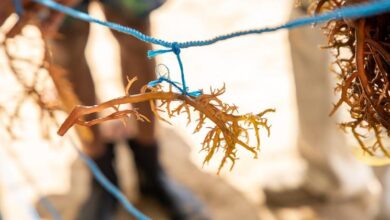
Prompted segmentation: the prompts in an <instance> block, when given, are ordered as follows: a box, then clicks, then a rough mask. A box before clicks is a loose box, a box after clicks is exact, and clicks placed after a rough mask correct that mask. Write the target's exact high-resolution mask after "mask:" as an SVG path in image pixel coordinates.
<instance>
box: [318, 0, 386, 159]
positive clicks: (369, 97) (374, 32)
mask: <svg viewBox="0 0 390 220" xmlns="http://www.w3.org/2000/svg"><path fill="white" fill-rule="evenodd" d="M364 2H368V1H366V0H321V1H318V2H317V3H315V4H316V5H315V9H314V10H315V13H321V12H325V11H329V10H336V9H338V8H341V7H344V6H348V5H353V4H357V3H364ZM323 29H324V30H325V34H326V35H327V37H328V42H327V46H326V48H330V49H332V50H333V51H334V56H335V65H336V68H335V71H334V72H336V74H337V76H338V79H339V83H338V84H337V87H336V91H338V92H339V93H340V99H339V101H338V102H337V103H336V105H335V107H334V109H333V111H332V112H331V114H333V113H334V112H335V111H336V110H337V109H338V108H339V107H340V106H341V105H342V104H346V105H347V106H348V110H349V113H350V117H351V120H350V121H347V122H343V123H341V127H342V128H343V129H347V130H350V131H351V132H352V134H353V136H354V137H355V139H356V140H357V142H358V143H359V145H360V147H361V148H362V149H363V150H364V151H365V152H366V153H368V154H369V155H374V154H375V153H376V152H377V150H378V149H379V151H380V152H382V154H383V155H385V156H387V157H390V154H389V152H388V148H386V147H385V146H384V143H383V140H382V139H383V137H388V136H389V135H390V131H389V129H390V85H389V80H390V13H385V14H380V15H377V16H373V17H368V18H359V19H353V20H350V19H343V20H333V21H330V22H328V23H327V24H326V25H325V26H324V27H323ZM372 137H373V138H374V139H375V141H374V143H373V144H371V143H369V141H368V139H370V138H372Z"/></svg>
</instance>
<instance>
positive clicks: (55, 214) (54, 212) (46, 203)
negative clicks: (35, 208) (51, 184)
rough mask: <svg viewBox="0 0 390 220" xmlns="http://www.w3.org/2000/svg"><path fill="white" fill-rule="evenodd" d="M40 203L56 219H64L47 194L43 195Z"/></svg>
mask: <svg viewBox="0 0 390 220" xmlns="http://www.w3.org/2000/svg"><path fill="white" fill-rule="evenodd" d="M39 203H40V204H41V205H42V206H43V207H44V208H45V209H46V210H47V211H48V212H49V213H50V215H51V217H53V219H54V220H62V218H61V215H60V213H58V211H57V209H56V208H55V207H54V205H53V204H52V203H51V202H50V200H49V199H47V197H46V196H41V198H40V199H39Z"/></svg>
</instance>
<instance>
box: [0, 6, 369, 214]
mask: <svg viewBox="0 0 390 220" xmlns="http://www.w3.org/2000/svg"><path fill="white" fill-rule="evenodd" d="M291 5H292V2H290V1H288V0H279V1H277V2H275V1H267V0H245V1H240V2H237V1H235V0H213V1H210V0H196V1H194V0H185V1H183V0H182V1H179V0H171V1H169V2H168V3H167V4H166V5H164V6H163V7H162V8H161V9H160V10H158V11H156V12H155V13H154V14H153V15H152V22H153V25H154V29H153V35H154V36H159V37H160V38H164V39H168V40H177V41H182V40H190V39H203V38H209V37H212V36H214V35H218V34H221V33H226V32H230V31H233V30H237V29H246V28H251V27H263V26H271V25H276V24H280V23H282V22H284V21H286V19H287V18H288V15H289V10H290V8H291ZM96 15H98V14H96ZM92 31H93V32H96V33H100V34H96V35H93V36H92V37H91V41H90V42H91V43H90V46H89V48H88V49H87V53H88V54H90V61H91V63H94V65H93V66H92V69H93V70H94V74H95V78H94V80H95V81H96V83H97V84H98V85H101V86H99V87H98V89H99V90H100V92H98V93H99V98H100V100H102V101H103V100H107V99H109V98H112V97H115V96H119V95H122V94H123V93H122V91H123V88H121V87H120V86H119V74H118V68H117V66H116V64H117V63H116V62H117V61H116V60H117V59H116V58H117V56H118V54H116V52H115V47H114V49H113V48H112V43H111V42H110V41H109V40H107V38H105V39H103V40H102V37H103V36H106V35H104V33H105V32H106V31H105V30H102V29H101V28H97V27H95V26H93V27H92ZM102 33H103V35H102ZM106 37H107V36H106ZM114 46H116V47H117V46H118V45H115V44H114ZM91 54H92V55H91ZM96 54H104V56H99V55H96ZM107 57H112V58H113V59H112V60H113V62H112V63H110V62H108V61H107ZM182 59H183V62H184V65H185V71H186V74H187V81H188V82H189V86H190V87H191V88H193V89H198V88H204V89H207V88H209V87H210V86H213V87H220V86H222V84H223V83H225V84H226V88H227V92H226V94H225V95H224V96H223V98H224V100H226V102H228V103H234V104H236V105H237V106H239V108H240V111H241V112H250V111H254V112H256V111H259V110H262V109H264V108H268V107H273V108H276V109H277V112H276V113H275V114H273V115H272V116H270V121H271V123H272V135H271V137H270V138H266V137H263V147H262V151H261V156H260V158H259V159H257V160H255V159H253V158H252V156H251V155H249V154H245V153H242V154H240V160H239V161H238V162H237V164H236V167H235V168H234V170H233V171H231V172H228V171H224V172H222V174H221V175H220V176H218V175H216V174H215V173H216V169H217V166H218V160H216V161H215V162H212V163H211V164H209V165H206V166H205V167H202V160H203V157H204V154H202V153H199V145H200V143H201V142H202V137H203V134H202V133H200V134H196V135H192V129H193V128H191V127H189V128H188V127H186V120H185V118H180V119H175V120H173V124H174V126H167V125H160V126H159V129H158V137H159V139H160V141H161V144H162V159H163V162H164V165H165V166H166V167H167V170H168V173H169V174H170V175H171V176H173V177H174V178H175V179H176V180H178V181H179V182H181V183H183V184H184V185H186V186H187V187H189V188H190V189H191V190H192V191H193V192H195V193H196V194H197V195H198V196H199V198H200V199H201V200H202V201H203V202H204V203H205V204H206V206H207V208H208V210H209V211H210V213H211V216H212V217H213V219H218V220H229V219H248V220H250V219H266V220H268V219H269V220H272V219H289V220H294V219H297V220H298V219H347V220H348V219H368V218H367V217H366V216H365V215H364V213H363V214H361V212H356V207H355V206H354V207H355V208H353V209H352V211H348V213H349V214H350V213H355V214H354V215H355V216H351V215H349V214H348V216H343V215H342V212H341V210H348V208H345V206H344V205H346V206H348V205H349V203H348V202H344V203H341V204H336V205H331V206H329V207H328V206H326V207H323V206H321V207H314V208H313V207H306V206H304V207H296V208H293V209H280V208H276V209H275V208H272V207H266V206H265V205H264V195H263V190H262V189H263V188H264V187H266V186H270V185H271V186H273V187H282V186H286V185H294V184H298V183H299V182H300V180H301V177H302V175H303V170H304V167H305V164H304V163H303V162H302V161H301V160H300V159H299V158H298V156H296V147H295V142H296V135H297V134H296V127H297V126H296V121H297V119H296V106H295V94H294V84H293V80H292V75H291V64H290V59H289V50H288V42H287V33H286V32H285V31H279V32H277V33H272V34H264V35H261V36H249V37H243V38H240V39H234V40H231V41H229V42H223V43H220V44H217V45H214V46H210V47H204V48H194V49H188V50H185V51H183V53H182ZM158 61H159V63H164V64H165V65H166V66H168V67H169V69H170V72H171V74H172V75H171V77H173V78H174V77H178V67H177V63H176V60H175V59H174V57H173V56H172V55H163V56H160V57H158ZM0 62H1V66H2V68H3V70H4V71H1V73H0V74H1V78H2V80H1V81H0V94H1V95H0V98H1V99H2V100H6V99H10V97H7V96H5V95H4V94H9V93H10V91H13V92H14V93H15V94H17V92H18V88H17V86H15V87H12V86H10V85H12V84H11V83H12V82H13V83H14V80H13V79H12V76H9V75H7V74H6V70H7V68H6V67H4V66H6V63H5V62H4V61H3V60H0ZM101 82H112V83H101ZM25 108H26V109H25V111H24V114H23V117H24V118H23V119H24V120H23V121H28V122H30V123H28V124H27V125H22V127H23V129H22V131H23V132H25V133H23V134H24V138H23V139H22V140H20V141H14V142H12V143H11V142H10V141H9V140H8V141H7V140H6V138H1V140H0V144H1V146H2V147H0V195H1V199H0V202H1V207H2V211H3V215H4V217H5V219H9V220H20V219H23V220H24V219H25V220H29V219H33V218H32V213H33V212H32V211H33V210H32V209H31V207H32V206H34V205H35V204H36V199H37V192H40V193H41V194H44V195H47V196H48V198H49V199H50V200H51V201H52V202H53V204H54V205H55V207H56V208H57V209H58V210H59V211H60V213H61V214H62V216H63V218H64V219H73V218H74V216H75V214H76V212H77V209H78V207H79V205H80V204H81V203H82V201H83V199H84V198H85V197H86V195H87V194H88V190H89V188H88V181H89V180H90V175H89V173H88V170H87V168H86V167H85V166H84V164H82V162H81V161H80V160H79V159H77V156H76V153H75V151H74V149H72V148H71V147H70V146H69V144H67V141H66V140H63V139H60V138H55V139H54V140H53V142H52V143H48V142H47V141H44V140H42V139H41V138H40V136H39V134H37V132H31V131H34V126H36V125H34V123H38V120H37V117H36V114H35V113H32V112H34V111H33V110H31V109H32V108H34V107H32V106H31V105H30V106H29V105H27V106H26V107H25ZM0 132H3V133H2V135H4V131H0ZM28 132H31V133H32V134H28V135H27V133H28ZM117 152H118V154H119V161H118V166H119V170H120V173H121V177H122V178H121V186H122V188H123V189H124V191H125V192H126V194H127V195H128V196H129V198H130V200H131V201H132V202H134V203H135V204H136V205H137V206H138V207H140V209H141V210H142V211H144V212H145V213H146V214H148V215H150V216H151V217H153V218H154V219H166V216H165V215H164V212H163V211H162V210H161V208H159V207H158V206H157V205H156V204H154V203H153V201H147V200H143V199H140V198H139V196H138V195H137V193H135V192H136V190H135V189H136V180H135V176H134V170H133V167H132V161H131V156H129V155H130V154H131V153H130V152H129V151H128V150H127V148H126V146H125V145H124V144H123V143H120V144H119V146H118V148H117ZM286 170H289V172H286ZM26 175H28V177H26ZM358 207H359V206H358ZM344 208H345V209H344ZM38 210H39V213H40V214H41V215H42V216H43V217H47V218H48V215H47V213H46V212H45V211H44V210H43V209H42V208H41V207H39V208H38ZM357 210H358V209H357ZM324 213H325V215H324ZM330 213H338V214H336V216H337V217H335V216H333V217H332V215H331V214H330ZM340 213H341V214H340ZM322 216H327V217H322ZM118 219H129V216H128V215H127V214H126V213H125V212H124V210H120V211H119V213H118Z"/></svg>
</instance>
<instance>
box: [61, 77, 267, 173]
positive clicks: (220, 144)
mask: <svg viewBox="0 0 390 220" xmlns="http://www.w3.org/2000/svg"><path fill="white" fill-rule="evenodd" d="M135 81H136V78H133V79H132V80H129V83H128V86H127V88H126V90H127V93H128V91H129V89H130V87H131V85H132V84H133V83H134V82H135ZM224 92H225V88H222V89H217V90H212V91H211V93H210V94H202V95H200V96H199V97H191V96H187V95H183V94H180V93H176V92H173V91H172V87H171V86H170V87H169V91H164V90H163V89H162V86H161V85H156V86H154V87H149V86H144V87H143V88H142V89H141V91H140V93H139V94H133V95H130V94H127V95H126V96H123V97H119V98H116V99H113V100H110V101H107V102H104V103H101V104H99V105H94V106H81V105H79V106H76V107H75V108H74V109H73V111H72V112H71V113H70V114H69V116H68V118H67V119H66V120H65V121H64V123H63V124H62V126H61V127H60V129H59V130H58V134H60V135H64V134H65V133H66V132H67V131H68V129H69V128H71V127H72V126H73V125H75V124H78V125H82V126H92V125H95V124H98V123H102V122H104V121H108V120H113V119H122V118H126V117H128V116H129V115H133V116H135V117H136V118H137V120H141V121H148V118H146V117H145V116H144V115H142V113H140V112H138V111H137V110H135V109H126V110H119V105H122V104H125V103H139V102H150V107H151V109H152V110H153V112H154V114H155V116H156V117H157V118H158V119H160V120H162V121H165V122H168V123H169V121H168V120H166V119H164V118H162V116H161V115H160V114H159V111H165V112H166V113H167V115H168V117H169V118H171V117H175V116H176V115H180V114H186V115H187V119H188V123H190V122H192V121H193V119H192V117H191V111H190V108H192V109H194V110H195V112H196V113H197V114H198V117H197V122H196V128H195V132H198V131H200V130H201V129H202V128H204V124H205V121H206V119H208V120H210V121H211V122H213V123H214V124H215V126H214V127H212V128H211V129H210V130H209V131H208V133H207V134H206V137H205V138H204V141H203V147H202V150H204V151H206V152H207V155H206V157H205V159H204V163H207V162H209V161H210V160H211V159H212V157H213V155H214V153H215V152H216V151H218V150H219V149H221V150H223V152H224V156H223V158H222V161H221V163H220V165H219V168H218V173H219V172H220V171H221V169H222V168H223V167H224V165H225V164H226V162H227V161H228V160H230V161H231V169H232V168H233V166H234V164H235V160H236V159H237V149H238V146H240V147H242V148H243V149H245V150H247V151H249V152H251V153H252V154H253V155H254V157H257V154H258V151H259V150H260V131H259V130H260V128H265V129H266V130H267V132H268V135H269V134H270V126H269V125H268V121H267V119H266V118H264V115H265V114H266V113H268V112H273V111H274V110H273V109H266V110H265V111H263V112H261V113H259V114H251V113H248V114H244V115H236V114H234V113H235V112H237V107H236V106H234V105H228V104H226V103H223V102H222V101H221V100H220V99H219V97H218V96H220V95H222V94H223V93H224ZM155 101H160V102H161V104H160V105H159V106H156V104H155ZM174 101H176V102H178V103H179V105H178V106H176V107H172V105H171V104H172V102H174ZM110 108H112V109H114V112H113V113H111V114H109V115H108V116H105V117H102V118H98V119H94V120H90V121H84V120H83V116H85V115H88V114H92V113H96V112H102V111H104V110H106V109H110ZM250 130H253V132H254V136H255V137H256V142H257V144H256V146H249V141H250V136H251V135H250V134H249V133H250V132H249V131H250Z"/></svg>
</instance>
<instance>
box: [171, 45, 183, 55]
mask: <svg viewBox="0 0 390 220" xmlns="http://www.w3.org/2000/svg"><path fill="white" fill-rule="evenodd" d="M172 52H173V53H175V54H176V55H179V54H180V52H181V51H180V47H179V44H178V43H177V42H173V43H172Z"/></svg>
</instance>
